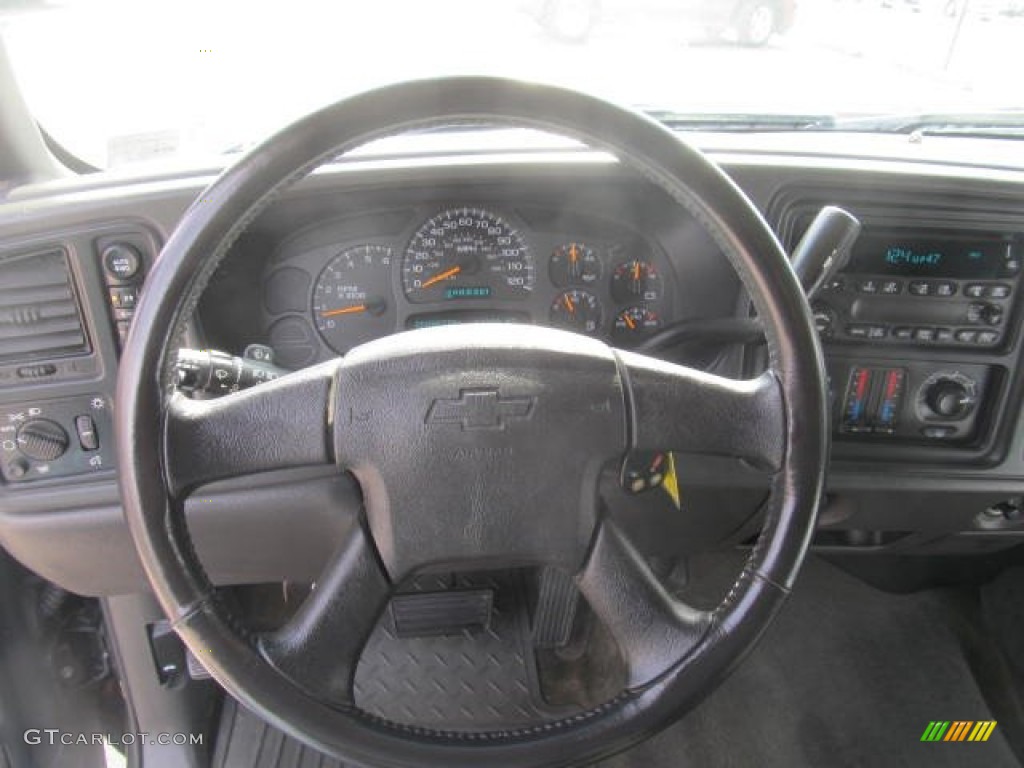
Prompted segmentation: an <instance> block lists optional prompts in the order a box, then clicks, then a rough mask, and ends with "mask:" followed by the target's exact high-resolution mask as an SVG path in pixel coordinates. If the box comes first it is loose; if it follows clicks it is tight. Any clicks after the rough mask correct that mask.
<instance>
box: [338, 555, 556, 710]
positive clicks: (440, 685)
mask: <svg viewBox="0 0 1024 768" xmlns="http://www.w3.org/2000/svg"><path fill="white" fill-rule="evenodd" d="M451 586H453V584H452V582H451V581H450V580H446V579H442V580H434V581H431V580H418V581H417V582H415V583H414V584H413V585H412V591H416V590H419V591H424V592H428V591H431V590H434V589H438V588H445V587H451ZM454 586H456V587H457V588H463V589H493V590H494V608H493V612H492V614H491V621H490V624H489V625H488V626H487V627H486V628H485V629H483V630H480V631H475V632H474V631H468V630H462V631H459V632H458V633H456V634H452V635H446V636H440V637H415V638H401V637H398V635H397V634H396V632H395V625H394V621H393V618H392V616H391V612H390V611H386V612H385V615H384V617H383V619H382V620H381V622H380V624H379V625H378V626H377V629H376V630H375V632H374V634H373V636H372V637H371V639H370V642H369V643H368V645H367V647H366V650H365V651H364V652H363V657H362V659H361V660H360V663H359V667H358V668H357V669H356V697H355V698H356V704H357V705H358V706H359V707H360V708H362V709H364V710H366V711H367V712H370V713H372V714H375V715H379V716H380V717H383V718H386V719H388V720H391V721H393V722H398V723H409V724H415V725H420V726H425V727H428V728H448V729H455V730H488V729H493V728H496V727H499V726H503V727H510V726H513V727H514V726H516V725H528V724H531V723H536V722H538V721H539V720H546V719H554V718H556V717H558V716H559V715H558V714H557V713H553V712H551V711H549V710H548V709H547V708H545V707H544V706H543V700H542V699H541V696H540V695H539V686H538V682H537V677H536V667H535V665H534V663H533V649H532V645H531V641H530V633H529V625H528V617H527V614H526V611H525V610H524V609H523V608H522V607H521V606H522V605H523V601H522V600H521V599H520V597H519V591H518V584H517V581H516V579H515V576H514V574H508V575H500V576H497V577H492V576H479V577H473V576H465V577H464V576H460V577H458V582H457V583H455V585H454Z"/></svg>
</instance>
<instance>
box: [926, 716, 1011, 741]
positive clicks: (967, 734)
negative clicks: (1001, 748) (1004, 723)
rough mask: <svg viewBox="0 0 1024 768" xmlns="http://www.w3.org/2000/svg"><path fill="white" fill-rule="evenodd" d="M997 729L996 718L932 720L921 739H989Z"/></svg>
mask: <svg viewBox="0 0 1024 768" xmlns="http://www.w3.org/2000/svg"><path fill="white" fill-rule="evenodd" d="M995 729H996V721H995V720H977V721H975V720H952V721H950V720H932V721H931V722H930V723H928V727H927V728H925V729H924V733H922V734H921V741H988V737H989V736H991V735H992V731H994V730H995Z"/></svg>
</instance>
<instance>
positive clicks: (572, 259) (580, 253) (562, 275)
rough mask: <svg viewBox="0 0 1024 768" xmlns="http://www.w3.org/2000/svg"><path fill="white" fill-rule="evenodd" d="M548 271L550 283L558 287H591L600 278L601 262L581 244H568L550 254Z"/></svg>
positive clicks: (591, 251)
mask: <svg viewBox="0 0 1024 768" xmlns="http://www.w3.org/2000/svg"><path fill="white" fill-rule="evenodd" d="M548 271H549V273H550V275H551V282H553V283H554V284H555V285H557V286H560V287H565V286H567V285H592V284H594V283H596V282H597V281H598V279H599V278H600V277H601V260H600V259H599V258H598V257H597V254H595V253H594V251H593V250H592V249H591V248H589V247H588V246H586V245H584V244H583V243H569V244H568V245H562V246H559V247H558V248H556V249H555V252H554V253H552V254H551V263H550V264H549V265H548Z"/></svg>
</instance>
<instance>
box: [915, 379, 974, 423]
mask: <svg viewBox="0 0 1024 768" xmlns="http://www.w3.org/2000/svg"><path fill="white" fill-rule="evenodd" d="M974 400H975V387H974V382H972V381H965V380H964V379H963V378H961V377H956V378H953V377H940V378H936V379H934V380H932V381H930V382H928V384H927V385H926V386H925V390H924V404H925V406H926V407H927V408H928V410H929V411H931V412H932V414H934V415H935V416H937V417H939V418H940V419H949V420H953V419H962V418H963V417H965V416H966V415H967V414H969V413H970V412H971V409H973V408H974Z"/></svg>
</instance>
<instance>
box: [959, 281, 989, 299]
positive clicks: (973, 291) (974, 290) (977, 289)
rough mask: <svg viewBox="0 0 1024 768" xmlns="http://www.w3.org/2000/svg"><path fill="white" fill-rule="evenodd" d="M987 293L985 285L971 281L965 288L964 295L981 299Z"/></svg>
mask: <svg viewBox="0 0 1024 768" xmlns="http://www.w3.org/2000/svg"><path fill="white" fill-rule="evenodd" d="M984 295H985V286H984V285H979V284H978V283H971V284H970V285H968V286H967V287H966V288H964V296H966V297H967V298H969V299H980V298H982V297H983V296H984Z"/></svg>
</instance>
